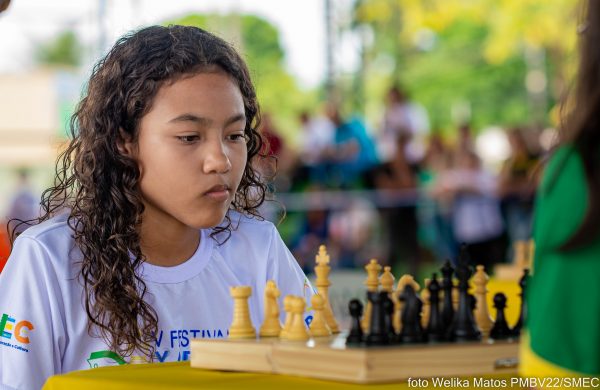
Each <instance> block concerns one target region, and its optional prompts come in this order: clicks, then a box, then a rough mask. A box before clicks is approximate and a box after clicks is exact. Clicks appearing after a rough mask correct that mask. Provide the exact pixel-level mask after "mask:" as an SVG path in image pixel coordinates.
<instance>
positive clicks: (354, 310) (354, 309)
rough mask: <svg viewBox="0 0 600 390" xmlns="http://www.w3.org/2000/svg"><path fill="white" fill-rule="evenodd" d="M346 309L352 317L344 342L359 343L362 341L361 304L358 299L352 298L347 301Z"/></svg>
mask: <svg viewBox="0 0 600 390" xmlns="http://www.w3.org/2000/svg"><path fill="white" fill-rule="evenodd" d="M348 310H349V311H350V316H351V317H352V324H351V328H350V333H349V334H348V337H347V338H346V344H360V343H362V342H363V338H364V337H363V331H362V327H361V326H360V318H361V317H362V314H363V305H362V303H360V301H359V300H358V299H353V300H351V301H350V303H348Z"/></svg>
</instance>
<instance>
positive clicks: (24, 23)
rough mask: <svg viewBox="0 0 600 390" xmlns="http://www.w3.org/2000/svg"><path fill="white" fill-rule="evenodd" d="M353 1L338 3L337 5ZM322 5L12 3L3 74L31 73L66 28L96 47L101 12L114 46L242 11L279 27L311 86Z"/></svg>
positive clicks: (157, 0)
mask: <svg viewBox="0 0 600 390" xmlns="http://www.w3.org/2000/svg"><path fill="white" fill-rule="evenodd" d="M348 2H349V0H336V4H337V6H338V7H339V6H340V4H342V5H344V4H347V3H348ZM101 4H104V7H102V5H101ZM323 4H324V1H323V0H293V1H292V0H203V1H191V0H167V1H162V0H52V1H49V0H12V1H11V4H10V7H9V8H8V10H7V11H5V12H4V13H2V14H0V53H1V55H0V73H7V72H19V71H22V70H26V69H30V68H31V67H32V66H33V63H32V52H33V48H34V47H35V45H36V44H37V43H39V42H43V41H45V40H47V39H49V38H51V37H52V36H53V35H54V34H56V33H59V32H60V31H63V30H65V29H73V30H74V31H76V32H77V33H78V35H79V37H80V39H81V40H82V41H83V42H84V43H86V44H87V45H88V46H89V47H93V48H95V49H96V48H97V47H98V42H99V39H98V37H99V36H100V35H99V31H100V24H99V20H100V18H99V15H100V14H101V13H102V12H103V13H104V15H105V17H104V18H103V20H104V23H105V24H104V28H105V31H106V42H107V45H108V46H110V45H112V43H113V42H114V41H115V40H116V39H117V38H118V37H119V36H121V35H122V34H124V33H125V32H127V31H129V30H132V29H135V28H137V27H139V26H142V25H148V24H155V23H160V22H162V21H164V20H167V19H172V18H174V17H177V16H181V15H184V14H187V13H193V12H199V13H202V12H205V13H206V12H219V13H229V12H234V11H238V12H241V13H252V14H256V15H259V16H262V17H264V18H265V19H267V20H268V21H269V22H271V23H272V24H274V25H275V26H276V27H277V28H278V29H279V31H280V34H281V40H282V42H281V43H282V45H283V47H284V49H285V51H286V54H287V57H286V65H287V67H288V70H289V71H290V72H291V73H292V74H293V75H295V76H297V77H298V79H299V80H300V82H301V83H302V84H303V85H305V86H307V87H312V86H315V85H317V84H318V83H319V82H320V81H322V79H323V77H324V75H325V26H324V5H323ZM102 9H103V11H102ZM98 54H99V51H98V50H90V52H89V53H88V55H87V56H88V58H87V59H86V62H88V63H89V64H92V63H93V62H95V61H96V60H97V59H98ZM344 62H345V63H348V61H347V60H346V61H344ZM350 62H352V61H351V60H350Z"/></svg>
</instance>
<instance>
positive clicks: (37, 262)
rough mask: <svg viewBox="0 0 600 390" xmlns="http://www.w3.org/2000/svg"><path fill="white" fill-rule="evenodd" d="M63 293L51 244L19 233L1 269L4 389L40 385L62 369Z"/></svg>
mask: <svg viewBox="0 0 600 390" xmlns="http://www.w3.org/2000/svg"><path fill="white" fill-rule="evenodd" d="M61 299H62V298H61V295H60V288H59V285H58V279H57V277H56V273H55V271H54V268H53V267H52V265H51V263H50V259H49V254H48V251H47V250H46V248H45V247H44V246H43V245H42V244H41V243H40V242H38V241H37V240H35V239H34V238H31V237H27V236H25V237H24V236H21V237H19V238H18V239H17V240H16V242H15V246H14V248H13V251H12V253H11V255H10V257H9V259H8V262H7V264H6V267H5V268H4V270H3V271H2V274H0V316H1V317H0V389H7V388H8V389H11V388H15V389H40V388H41V387H42V386H43V384H44V382H45V381H46V379H47V378H48V377H49V376H51V375H54V374H57V373H60V372H61V353H60V349H61V348H60V345H63V346H64V343H65V341H66V340H65V334H64V326H63V323H62V318H64V317H63V315H62V313H64V311H63V310H62V309H61V307H62V305H61V304H60V302H61Z"/></svg>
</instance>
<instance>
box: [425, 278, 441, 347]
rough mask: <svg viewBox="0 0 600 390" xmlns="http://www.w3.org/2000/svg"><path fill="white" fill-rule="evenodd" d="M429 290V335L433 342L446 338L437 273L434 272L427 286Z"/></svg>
mask: <svg viewBox="0 0 600 390" xmlns="http://www.w3.org/2000/svg"><path fill="white" fill-rule="evenodd" d="M427 289H428V290H429V307H430V309H429V322H428V324H427V337H428V339H429V341H431V342H438V341H443V340H444V323H443V321H442V314H441V313H440V307H439V305H440V284H439V283H438V281H437V275H436V274H433V275H432V277H431V282H429V286H427Z"/></svg>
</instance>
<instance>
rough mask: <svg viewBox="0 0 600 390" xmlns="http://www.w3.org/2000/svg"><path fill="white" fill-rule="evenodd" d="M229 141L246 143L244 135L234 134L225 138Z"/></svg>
mask: <svg viewBox="0 0 600 390" xmlns="http://www.w3.org/2000/svg"><path fill="white" fill-rule="evenodd" d="M227 138H229V140H230V141H246V134H245V133H234V134H230V135H228V136H227Z"/></svg>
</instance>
